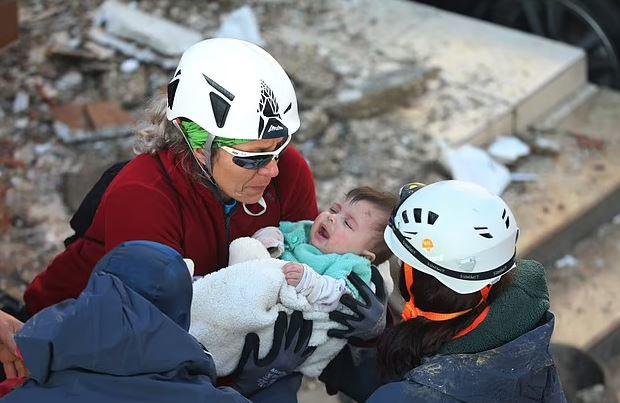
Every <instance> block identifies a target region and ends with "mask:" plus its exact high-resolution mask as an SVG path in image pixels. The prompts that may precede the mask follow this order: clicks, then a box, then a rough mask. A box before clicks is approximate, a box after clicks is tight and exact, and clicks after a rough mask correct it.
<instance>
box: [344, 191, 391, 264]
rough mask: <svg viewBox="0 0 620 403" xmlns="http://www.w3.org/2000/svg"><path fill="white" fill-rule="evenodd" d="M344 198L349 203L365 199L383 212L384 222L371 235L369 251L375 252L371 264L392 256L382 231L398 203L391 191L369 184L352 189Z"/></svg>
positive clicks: (381, 261) (379, 262)
mask: <svg viewBox="0 0 620 403" xmlns="http://www.w3.org/2000/svg"><path fill="white" fill-rule="evenodd" d="M345 198H346V200H347V201H348V202H350V203H351V204H354V203H357V202H358V201H366V202H368V203H370V204H372V205H373V206H375V207H376V208H377V209H379V210H380V211H381V212H383V213H385V217H386V218H385V222H381V224H380V225H378V226H377V227H376V228H375V233H376V234H375V235H376V236H375V237H373V244H372V246H371V248H370V251H371V252H372V253H374V254H375V260H374V262H373V264H375V265H378V264H381V263H383V262H385V261H386V260H388V259H389V258H390V256H392V252H391V251H390V248H388V246H387V244H386V243H385V240H384V239H383V231H384V230H385V227H386V226H387V223H388V219H389V217H390V214H391V213H392V210H393V209H394V207H396V204H397V203H398V199H397V198H396V196H395V195H393V194H391V193H388V192H382V191H379V190H375V189H373V188H371V187H369V186H362V187H358V188H355V189H352V190H350V191H349V192H348V193H347V194H346V196H345Z"/></svg>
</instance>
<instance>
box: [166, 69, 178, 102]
mask: <svg viewBox="0 0 620 403" xmlns="http://www.w3.org/2000/svg"><path fill="white" fill-rule="evenodd" d="M179 71H180V70H179ZM178 86H179V80H174V81H172V82H171V83H170V84H168V91H167V92H168V108H170V109H172V104H173V103H174V94H176V92H177V87H178Z"/></svg>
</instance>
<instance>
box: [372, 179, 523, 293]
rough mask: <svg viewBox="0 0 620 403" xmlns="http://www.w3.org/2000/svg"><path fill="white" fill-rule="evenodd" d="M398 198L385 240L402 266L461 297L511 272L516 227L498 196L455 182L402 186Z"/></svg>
mask: <svg viewBox="0 0 620 403" xmlns="http://www.w3.org/2000/svg"><path fill="white" fill-rule="evenodd" d="M400 195H401V201H400V204H399V205H398V207H397V208H396V209H394V211H393V213H392V216H391V218H390V223H389V225H388V227H387V228H386V229H385V233H384V238H385V241H386V243H387V245H388V247H389V248H390V249H391V250H392V252H394V254H395V255H396V256H397V257H398V258H399V259H400V260H402V261H403V262H405V263H407V264H408V265H410V266H412V267H413V268H415V269H416V270H420V271H422V272H424V273H427V274H429V275H431V276H433V277H435V278H436V279H437V280H439V281H440V282H441V283H442V284H444V285H445V286H447V287H448V288H450V289H452V290H454V291H455V292H457V293H460V294H470V293H473V292H476V291H480V290H481V289H483V288H484V287H486V286H487V285H489V284H493V283H495V282H497V281H498V280H499V279H500V278H501V276H502V275H503V274H505V273H507V272H508V271H510V270H512V269H513V268H514V267H515V257H516V242H517V237H518V234H519V228H518V227H517V222H516V220H515V217H514V215H513V214H512V212H511V211H510V208H509V207H508V205H506V203H505V202H504V201H503V200H502V199H501V198H500V197H498V196H496V195H494V194H492V193H490V192H489V191H487V190H486V189H484V188H483V187H481V186H479V185H476V184H473V183H469V182H463V181H456V180H448V181H441V182H436V183H433V184H430V185H426V186H424V185H421V184H410V185H405V186H403V188H401V192H400Z"/></svg>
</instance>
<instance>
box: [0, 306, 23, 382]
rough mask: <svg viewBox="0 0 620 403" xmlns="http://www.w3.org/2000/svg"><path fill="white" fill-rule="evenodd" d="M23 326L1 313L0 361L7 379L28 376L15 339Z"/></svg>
mask: <svg viewBox="0 0 620 403" xmlns="http://www.w3.org/2000/svg"><path fill="white" fill-rule="evenodd" d="M22 326H23V323H22V322H20V321H19V320H17V319H15V318H14V317H12V316H11V315H9V314H7V313H5V312H2V311H0V361H1V362H2V366H3V367H4V373H5V374H6V377H7V379H11V378H17V377H22V376H28V371H27V370H26V367H25V366H24V362H23V361H22V359H21V358H19V353H18V352H17V345H16V344H15V339H14V337H15V333H17V332H18V331H19V330H20V329H21V328H22Z"/></svg>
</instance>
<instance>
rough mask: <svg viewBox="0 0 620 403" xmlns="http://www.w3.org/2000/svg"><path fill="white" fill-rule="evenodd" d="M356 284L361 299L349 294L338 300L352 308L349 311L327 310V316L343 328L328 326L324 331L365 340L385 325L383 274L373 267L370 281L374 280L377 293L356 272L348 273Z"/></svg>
mask: <svg viewBox="0 0 620 403" xmlns="http://www.w3.org/2000/svg"><path fill="white" fill-rule="evenodd" d="M348 279H349V281H350V282H351V283H352V284H353V285H354V286H355V288H357V291H358V292H359V294H360V296H361V297H362V300H363V302H362V301H358V300H356V299H355V298H353V296H352V295H350V294H345V295H343V296H342V297H341V298H340V303H341V304H342V305H344V306H346V307H348V308H349V309H350V310H352V311H353V315H348V314H346V313H342V312H339V311H332V312H330V313H329V318H330V319H331V320H333V321H334V322H338V323H340V324H341V325H343V326H346V327H347V328H346V329H330V330H328V331H327V335H328V336H330V337H335V338H339V339H348V340H349V341H352V342H358V343H359V342H365V341H368V340H372V339H374V338H376V337H378V336H379V335H380V334H381V332H383V329H385V315H386V310H387V295H386V294H385V288H384V285H383V278H382V277H381V274H380V273H379V271H378V270H377V269H376V268H375V267H372V275H371V281H372V282H373V283H374V284H375V289H376V290H377V291H376V294H375V293H374V292H372V290H371V289H370V287H369V286H368V285H366V283H364V282H363V281H362V279H360V278H359V276H358V275H357V274H355V273H351V274H350V275H349V277H348Z"/></svg>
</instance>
